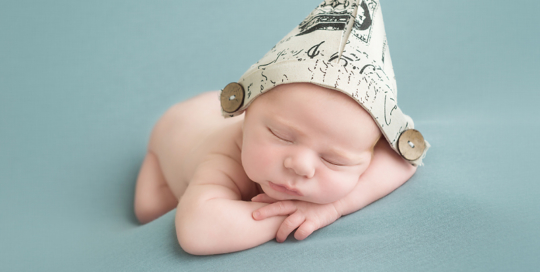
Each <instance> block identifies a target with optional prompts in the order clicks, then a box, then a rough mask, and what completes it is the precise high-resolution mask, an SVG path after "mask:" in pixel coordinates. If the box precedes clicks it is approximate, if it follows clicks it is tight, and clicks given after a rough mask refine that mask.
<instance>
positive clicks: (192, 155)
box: [148, 91, 244, 199]
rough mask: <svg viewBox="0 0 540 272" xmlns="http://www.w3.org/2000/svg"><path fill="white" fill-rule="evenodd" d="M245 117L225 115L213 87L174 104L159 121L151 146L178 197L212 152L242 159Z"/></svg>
mask: <svg viewBox="0 0 540 272" xmlns="http://www.w3.org/2000/svg"><path fill="white" fill-rule="evenodd" d="M243 118H244V117H243V115H241V116H238V117H235V118H227V119H225V118H223V117H222V116H221V106H220V103H219V91H213V92H207V93H203V94H201V95H198V96H196V97H194V98H191V99H189V100H187V101H184V102H181V103H178V104H176V105H174V106H172V107H171V108H170V109H169V110H168V111H167V112H165V114H164V115H163V116H162V117H161V119H160V120H159V121H158V122H157V123H156V126H155V127H154V129H153V131H152V135H151V137H150V143H149V147H148V148H149V150H150V151H151V152H153V153H154V154H155V155H156V156H157V157H158V160H159V162H160V166H161V170H162V172H163V175H164V177H165V179H166V180H167V183H168V185H169V187H170V188H171V191H172V192H173V194H174V195H175V196H176V197H177V198H178V199H179V198H180V196H181V195H182V194H183V192H184V191H185V188H186V187H187V185H188V183H189V181H190V180H191V179H192V177H193V174H194V172H195V170H196V169H197V167H198V166H199V165H201V164H202V163H204V161H205V160H208V159H209V157H211V156H212V154H226V155H227V156H230V157H231V158H233V159H234V160H237V161H238V162H240V147H241V137H242V129H241V126H242V120H243Z"/></svg>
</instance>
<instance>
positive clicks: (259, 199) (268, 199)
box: [251, 194, 277, 203]
mask: <svg viewBox="0 0 540 272" xmlns="http://www.w3.org/2000/svg"><path fill="white" fill-rule="evenodd" d="M251 201H253V202H261V203H274V202H276V201H277V200H275V199H273V198H271V197H269V196H268V195H267V194H258V195H256V196H255V197H253V198H252V199H251Z"/></svg>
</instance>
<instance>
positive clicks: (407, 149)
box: [397, 129, 426, 161]
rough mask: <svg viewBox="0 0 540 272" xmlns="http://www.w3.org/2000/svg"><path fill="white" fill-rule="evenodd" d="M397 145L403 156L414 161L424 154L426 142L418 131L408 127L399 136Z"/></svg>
mask: <svg viewBox="0 0 540 272" xmlns="http://www.w3.org/2000/svg"><path fill="white" fill-rule="evenodd" d="M397 147H398V150H399V153H401V156H403V158H405V159H406V160H409V161H415V160H417V159H419V158H420V157H421V156H422V154H424V149H426V144H425V142H424V137H423V136H422V133H420V131H418V130H416V129H408V130H405V131H404V132H403V133H401V135H400V136H399V140H398V145H397Z"/></svg>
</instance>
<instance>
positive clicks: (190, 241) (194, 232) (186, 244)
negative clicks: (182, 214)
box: [176, 219, 212, 255]
mask: <svg viewBox="0 0 540 272" xmlns="http://www.w3.org/2000/svg"><path fill="white" fill-rule="evenodd" d="M189 221H190V220H181V219H180V220H178V219H177V220H176V238H177V239H178V243H179V244H180V247H181V248H182V249H183V250H184V251H185V252H187V253H189V254H192V255H210V254H212V252H211V248H210V247H209V245H208V243H207V242H206V239H205V237H204V236H203V233H202V231H201V228H198V227H197V226H196V224H194V223H192V222H189Z"/></svg>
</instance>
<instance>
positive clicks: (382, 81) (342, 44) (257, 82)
mask: <svg viewBox="0 0 540 272" xmlns="http://www.w3.org/2000/svg"><path fill="white" fill-rule="evenodd" d="M295 82H308V83H312V84H316V85H320V86H323V87H325V88H329V89H333V90H337V91H340V92H343V93H345V94H347V95H349V96H350V97H351V98H352V99H354V100H355V101H357V102H358V103H359V104H360V105H361V106H362V107H363V108H364V109H365V110H366V111H368V112H369V113H370V114H371V116H372V117H373V119H374V120H375V122H376V123H377V125H378V126H379V128H380V129H381V132H382V133H383V135H384V137H385V138H386V140H387V141H388V142H389V143H390V145H391V146H392V148H393V149H394V150H395V151H396V152H398V153H400V152H399V150H398V147H397V140H398V139H399V137H400V135H401V134H402V133H403V132H404V131H406V130H409V129H413V128H414V123H413V121H412V119H411V118H410V117H409V116H407V115H405V114H403V112H402V111H401V109H400V108H399V107H398V105H397V86H396V80H395V76H394V69H393V67H392V60H391V58H390V51H389V47H388V41H387V39H386V32H385V29H384V22H383V16H382V12H381V8H380V3H379V1H378V0H357V1H336V0H333V1H325V2H323V3H321V4H320V5H319V6H317V7H316V8H315V10H313V11H312V12H311V13H310V14H309V15H308V16H307V18H306V19H304V20H303V21H302V22H301V23H300V24H299V25H298V26H297V27H296V28H294V29H293V30H292V31H291V32H290V33H289V34H287V35H286V36H285V37H284V38H283V39H282V40H281V41H279V42H278V43H277V44H276V45H275V46H274V47H273V48H272V49H271V50H270V51H269V52H268V53H266V54H265V55H264V56H263V57H262V58H261V59H260V60H259V61H258V62H257V63H255V64H254V65H252V66H251V67H250V68H249V69H248V70H247V71H246V73H244V75H243V76H242V77H241V78H240V80H239V81H238V83H239V84H241V85H242V86H243V88H244V90H245V92H246V95H245V99H244V101H243V105H242V106H241V107H240V108H239V109H238V111H235V112H231V113H229V112H224V116H226V117H231V116H235V115H238V114H241V113H242V112H243V111H244V110H245V109H246V108H247V107H248V106H249V105H250V104H251V102H252V101H253V99H255V98H256V97H257V96H259V95H260V94H262V93H264V92H266V91H268V90H270V89H272V88H273V87H275V86H277V85H280V84H287V83H295ZM426 146H427V147H429V144H428V143H427V142H426ZM426 150H427V149H426ZM423 155H425V152H424V154H423ZM423 157H424V156H422V157H421V158H420V159H418V160H416V161H412V162H411V163H413V164H415V165H418V164H421V163H422V158H423Z"/></svg>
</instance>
